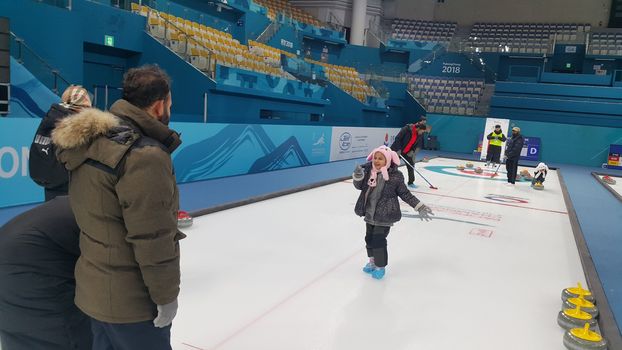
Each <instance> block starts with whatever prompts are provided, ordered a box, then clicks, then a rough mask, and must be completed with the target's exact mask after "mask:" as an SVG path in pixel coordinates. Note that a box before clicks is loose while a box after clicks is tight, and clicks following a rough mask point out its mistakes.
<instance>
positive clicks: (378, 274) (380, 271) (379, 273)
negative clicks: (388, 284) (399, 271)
mask: <svg viewBox="0 0 622 350" xmlns="http://www.w3.org/2000/svg"><path fill="white" fill-rule="evenodd" d="M371 277H373V278H375V279H377V280H379V279H382V277H384V267H377V268H375V269H374V271H372V272H371Z"/></svg>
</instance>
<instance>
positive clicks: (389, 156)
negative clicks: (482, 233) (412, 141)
mask: <svg viewBox="0 0 622 350" xmlns="http://www.w3.org/2000/svg"><path fill="white" fill-rule="evenodd" d="M376 152H380V153H382V154H383V155H384V158H385V159H386V160H387V164H385V165H384V166H383V167H382V168H380V172H381V173H382V178H383V179H384V180H385V181H387V180H388V179H389V172H388V170H387V169H389V167H390V166H391V163H393V164H395V165H400V157H399V156H398V155H397V153H395V151H393V150H392V149H390V148H389V147H387V146H380V147H377V148H375V149H374V150H373V151H371V153H370V154H369V155H368V156H367V160H368V161H371V160H372V159H374V154H376ZM377 176H378V173H377V172H376V171H374V169H372V171H371V175H370V176H369V181H367V184H368V185H369V186H370V187H375V186H376V177H377Z"/></svg>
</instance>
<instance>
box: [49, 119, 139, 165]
mask: <svg viewBox="0 0 622 350" xmlns="http://www.w3.org/2000/svg"><path fill="white" fill-rule="evenodd" d="M139 138H140V134H139V133H137V132H136V131H135V130H133V129H132V128H131V127H130V126H128V125H127V124H125V123H124V122H122V121H121V119H120V118H119V117H117V116H115V115H114V114H111V113H108V112H102V111H100V110H98V109H94V108H89V109H85V110H83V111H82V112H80V113H77V114H75V115H72V116H69V117H67V118H65V119H63V120H62V121H60V122H59V123H58V124H57V126H56V129H54V131H53V132H52V142H54V144H55V146H56V147H57V152H56V155H57V157H58V159H59V160H60V162H61V163H63V164H64V165H65V168H67V170H70V171H71V170H74V169H76V168H78V167H79V166H80V165H82V164H83V163H84V162H86V161H87V160H88V159H92V160H95V161H97V162H99V163H101V164H104V165H106V166H108V167H110V168H113V169H114V168H115V167H116V166H117V165H118V164H119V162H120V161H121V159H122V158H123V156H124V155H125V153H126V152H127V151H128V150H129V148H130V147H131V146H132V144H133V143H134V141H136V140H137V139H139Z"/></svg>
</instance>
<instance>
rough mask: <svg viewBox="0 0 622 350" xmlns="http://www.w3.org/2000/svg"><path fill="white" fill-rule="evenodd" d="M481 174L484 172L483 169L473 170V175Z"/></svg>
mask: <svg viewBox="0 0 622 350" xmlns="http://www.w3.org/2000/svg"><path fill="white" fill-rule="evenodd" d="M483 172H484V169H482V168H480V167H477V168H475V173H477V174H481V173H483Z"/></svg>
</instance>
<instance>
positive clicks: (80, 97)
mask: <svg viewBox="0 0 622 350" xmlns="http://www.w3.org/2000/svg"><path fill="white" fill-rule="evenodd" d="M61 99H62V102H61V103H54V104H53V105H52V106H51V107H50V110H49V111H48V112H47V114H46V115H45V117H43V119H42V120H41V123H40V124H39V128H38V129H37V132H36V133H35V138H34V140H33V141H32V144H31V146H30V156H29V159H28V167H29V171H30V177H31V178H32V180H33V181H34V182H36V183H37V184H38V185H40V186H42V187H43V188H44V190H45V200H46V201H49V200H51V199H52V198H54V197H56V196H66V195H67V191H68V185H69V173H68V172H67V169H65V167H64V166H63V165H62V164H60V162H59V161H58V160H57V159H56V149H55V147H54V144H53V143H52V140H51V136H50V135H51V134H52V131H53V130H54V128H55V127H56V123H58V122H59V121H60V120H61V119H64V118H65V117H67V116H69V115H71V114H74V113H77V112H79V111H81V110H82V109H83V108H88V107H91V98H90V96H89V93H88V92H87V91H86V89H84V88H83V87H82V86H79V85H71V86H69V87H68V88H67V89H66V90H65V92H63V95H62V97H61Z"/></svg>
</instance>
